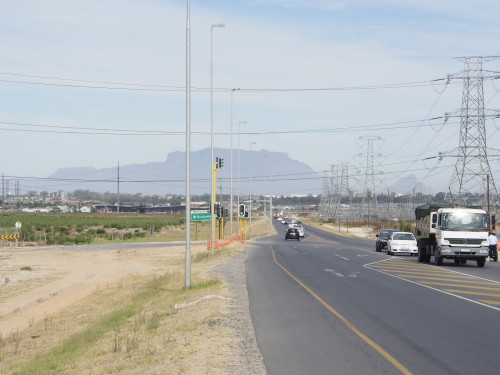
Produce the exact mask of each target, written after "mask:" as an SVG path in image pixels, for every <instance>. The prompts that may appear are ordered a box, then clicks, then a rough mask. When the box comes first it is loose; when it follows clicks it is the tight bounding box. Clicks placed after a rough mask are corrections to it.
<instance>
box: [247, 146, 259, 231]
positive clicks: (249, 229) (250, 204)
mask: <svg viewBox="0 0 500 375" xmlns="http://www.w3.org/2000/svg"><path fill="white" fill-rule="evenodd" d="M255 144H257V142H250V189H249V190H250V194H249V195H250V203H249V209H248V217H249V219H250V225H249V227H248V232H249V233H251V232H252V145H255Z"/></svg>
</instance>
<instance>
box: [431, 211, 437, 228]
mask: <svg viewBox="0 0 500 375" xmlns="http://www.w3.org/2000/svg"><path fill="white" fill-rule="evenodd" d="M437 221H438V215H437V214H432V224H436V223H437ZM433 228H436V226H435V225H434V226H433Z"/></svg>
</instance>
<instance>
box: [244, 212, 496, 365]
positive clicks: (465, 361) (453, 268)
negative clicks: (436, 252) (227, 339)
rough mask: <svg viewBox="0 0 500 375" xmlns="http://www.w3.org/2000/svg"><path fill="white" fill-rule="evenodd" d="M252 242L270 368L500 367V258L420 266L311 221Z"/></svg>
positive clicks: (256, 311)
mask: <svg viewBox="0 0 500 375" xmlns="http://www.w3.org/2000/svg"><path fill="white" fill-rule="evenodd" d="M274 225H275V226H276V227H277V229H278V233H279V235H277V236H273V237H268V238H266V239H263V240H261V241H254V242H253V244H254V246H253V249H252V250H251V252H250V254H249V257H248V259H247V263H246V272H247V283H248V292H249V298H250V311H251V314H252V320H253V323H254V328H255V331H256V335H257V342H258V345H259V348H260V350H261V352H262V355H263V357H264V362H265V365H266V368H267V371H268V374H269V375H281V374H283V375H285V374H286V375H293V374H297V375H299V374H300V375H303V374H318V375H320V374H355V375H361V374H370V375H371V374H426V375H429V374H432V375H440V374H443V375H444V374H496V373H499V372H500V340H499V337H500V335H499V334H500V277H499V275H500V265H499V264H498V263H493V262H488V263H487V264H486V266H485V267H484V268H479V267H477V266H476V263H475V262H468V264H466V265H461V266H457V265H455V264H454V263H453V262H452V261H446V260H445V263H444V265H443V266H441V267H436V266H435V265H434V264H422V263H418V262H417V258H416V257H411V256H397V257H394V256H392V257H391V256H388V255H386V253H385V252H382V253H377V252H375V241H372V240H365V239H359V238H358V239H356V238H348V237H342V236H338V235H334V234H330V233H326V232H323V231H320V230H318V229H314V228H311V227H308V226H306V228H305V237H304V240H301V241H295V240H288V241H285V240H284V233H285V232H284V231H285V225H282V224H279V223H278V222H277V221H275V224H274Z"/></svg>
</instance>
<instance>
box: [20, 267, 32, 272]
mask: <svg viewBox="0 0 500 375" xmlns="http://www.w3.org/2000/svg"><path fill="white" fill-rule="evenodd" d="M21 271H33V267H31V266H21Z"/></svg>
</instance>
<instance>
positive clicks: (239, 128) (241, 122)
mask: <svg viewBox="0 0 500 375" xmlns="http://www.w3.org/2000/svg"><path fill="white" fill-rule="evenodd" d="M241 124H246V121H240V123H239V124H238V209H240V165H241V163H240V160H241V147H240V136H241Z"/></svg>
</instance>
